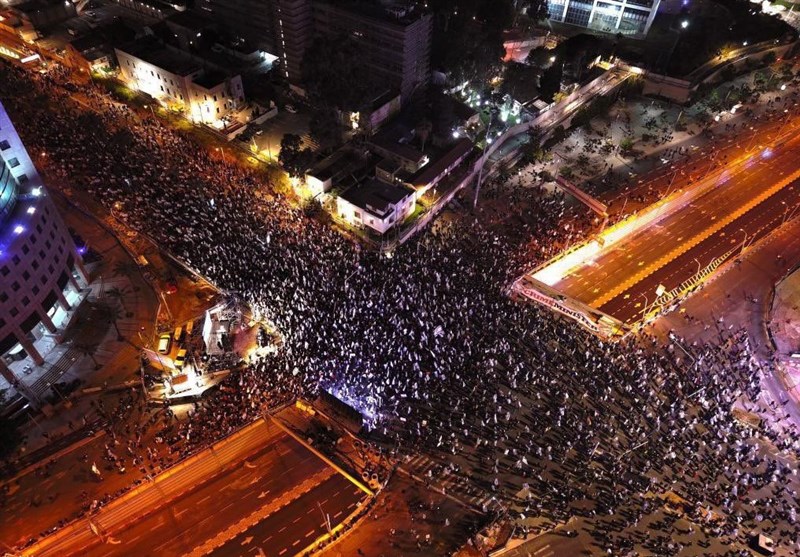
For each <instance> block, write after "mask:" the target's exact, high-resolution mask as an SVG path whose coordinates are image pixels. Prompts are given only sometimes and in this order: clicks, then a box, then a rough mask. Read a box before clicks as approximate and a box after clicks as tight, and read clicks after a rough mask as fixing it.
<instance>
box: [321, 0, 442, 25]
mask: <svg viewBox="0 0 800 557" xmlns="http://www.w3.org/2000/svg"><path fill="white" fill-rule="evenodd" d="M322 7H325V8H330V9H333V10H341V11H345V12H350V13H351V14H354V15H358V16H362V17H364V18H368V19H374V20H377V21H381V22H384V23H390V24H392V23H393V24H395V25H398V26H402V27H405V26H408V25H411V24H413V23H416V22H417V21H419V20H420V19H422V18H423V17H424V16H426V15H428V12H426V11H424V10H422V9H421V8H419V7H418V6H409V5H407V4H401V3H397V4H396V5H391V4H389V5H384V4H381V3H379V2H376V1H374V0H336V1H331V0H316V1H315V2H314V8H315V9H319V8H322Z"/></svg>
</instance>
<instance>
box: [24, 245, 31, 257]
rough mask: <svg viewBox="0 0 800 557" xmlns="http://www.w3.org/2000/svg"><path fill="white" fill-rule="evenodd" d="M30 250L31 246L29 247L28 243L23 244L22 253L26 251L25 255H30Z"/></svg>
mask: <svg viewBox="0 0 800 557" xmlns="http://www.w3.org/2000/svg"><path fill="white" fill-rule="evenodd" d="M30 251H31V248H29V247H28V244H22V253H24V254H25V255H28V253H29V252H30Z"/></svg>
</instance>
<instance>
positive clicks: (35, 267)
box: [31, 261, 39, 271]
mask: <svg viewBox="0 0 800 557" xmlns="http://www.w3.org/2000/svg"><path fill="white" fill-rule="evenodd" d="M31 267H33V270H34V271H35V270H36V269H38V268H39V262H38V261H34V262H33V263H31Z"/></svg>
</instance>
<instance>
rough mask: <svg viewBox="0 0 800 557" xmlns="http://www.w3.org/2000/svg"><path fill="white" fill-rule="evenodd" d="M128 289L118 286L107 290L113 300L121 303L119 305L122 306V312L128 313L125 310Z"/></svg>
mask: <svg viewBox="0 0 800 557" xmlns="http://www.w3.org/2000/svg"><path fill="white" fill-rule="evenodd" d="M128 294H129V292H128V289H126V288H120V287H118V286H114V287H112V288H109V289H108V290H106V295H107V296H108V297H109V298H111V299H112V300H116V301H118V302H119V305H120V306H122V311H126V309H125V298H127V297H128Z"/></svg>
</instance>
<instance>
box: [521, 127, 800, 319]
mask: <svg viewBox="0 0 800 557" xmlns="http://www.w3.org/2000/svg"><path fill="white" fill-rule="evenodd" d="M795 124H797V123H796V122H795V123H794V124H793V126H792V127H789V129H788V131H785V133H784V134H783V136H781V137H779V138H777V139H776V140H775V141H774V142H772V143H771V145H772V146H771V147H765V146H759V147H758V148H757V149H756V150H753V151H751V152H749V153H746V154H744V155H742V156H740V157H738V158H737V159H734V160H724V161H723V162H724V164H723V165H722V166H721V167H720V168H718V169H716V170H715V171H713V172H710V171H709V172H708V173H707V175H706V176H705V177H704V178H700V179H699V180H698V181H697V182H696V183H695V184H694V185H693V186H692V187H691V188H686V189H683V190H678V191H675V192H674V193H673V194H672V195H670V196H668V197H667V198H665V199H662V200H661V201H659V202H658V203H656V204H654V205H652V206H651V207H650V208H648V209H647V210H645V211H642V212H641V213H639V214H637V215H634V216H632V217H630V218H628V219H626V220H624V221H622V222H620V223H618V224H616V225H614V226H612V227H610V228H608V229H606V230H604V231H603V232H602V233H601V234H599V235H598V236H597V237H595V238H593V239H591V240H590V241H588V242H585V243H583V244H581V245H578V246H575V247H574V248H572V249H570V250H567V251H566V252H564V253H563V254H561V255H560V256H558V257H557V258H555V259H554V260H552V261H550V262H548V263H547V264H546V265H543V266H541V267H540V268H538V269H536V270H535V271H533V272H531V273H529V274H527V275H525V276H524V277H521V278H520V279H519V280H518V281H517V282H516V283H515V285H514V287H513V291H514V292H515V293H516V294H519V295H522V296H524V297H526V298H528V299H532V300H534V301H537V302H538V303H544V304H545V305H548V306H549V307H553V309H556V310H558V311H561V312H562V313H564V314H566V315H569V316H570V317H573V318H576V319H577V320H578V321H579V322H581V323H582V324H583V325H584V326H587V328H589V329H592V330H593V331H595V332H598V333H601V334H606V335H609V334H619V333H621V332H624V331H627V330H630V329H631V328H633V327H636V326H637V325H638V324H639V323H640V322H642V321H645V320H647V319H649V318H652V317H653V316H654V315H656V314H658V313H659V312H660V311H663V310H665V309H670V308H673V307H674V306H675V304H676V303H677V302H678V301H679V300H680V299H681V298H682V297H683V296H686V295H689V294H690V293H691V292H692V291H694V290H695V289H696V288H697V287H698V286H699V285H701V284H702V283H703V282H704V281H706V280H709V278H711V277H712V276H715V275H716V274H717V273H718V272H719V270H720V269H721V268H723V267H724V266H725V263H726V262H728V261H729V260H733V259H735V258H736V257H738V256H739V255H740V253H741V252H742V250H743V249H746V248H747V246H750V245H752V244H753V242H757V241H760V240H762V239H764V238H766V237H768V236H769V235H770V234H771V232H772V231H774V230H775V229H776V228H778V227H780V226H782V225H783V224H784V223H785V221H786V220H787V219H790V218H793V217H795V216H796V213H797V212H796V211H795V209H796V208H797V207H799V206H800V189H799V188H798V180H800V164H798V162H797V161H798V160H800V130H798V129H797V127H796V125H795ZM793 211H795V212H794V213H793ZM576 315H578V316H579V317H576Z"/></svg>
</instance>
